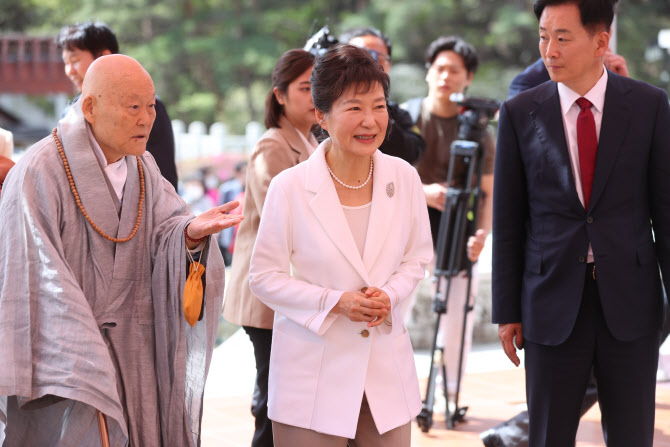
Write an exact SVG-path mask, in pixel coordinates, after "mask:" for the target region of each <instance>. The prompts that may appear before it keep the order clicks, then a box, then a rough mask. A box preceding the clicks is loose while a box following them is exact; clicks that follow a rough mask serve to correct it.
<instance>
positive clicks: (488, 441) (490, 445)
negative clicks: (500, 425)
mask: <svg viewBox="0 0 670 447" xmlns="http://www.w3.org/2000/svg"><path fill="white" fill-rule="evenodd" d="M479 437H480V438H481V440H482V442H483V443H484V445H485V446H486V447H505V443H504V442H503V441H502V439H500V436H498V433H496V432H495V430H494V429H490V430H486V431H485V432H484V433H482V434H480V435H479Z"/></svg>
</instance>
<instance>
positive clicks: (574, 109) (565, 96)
mask: <svg viewBox="0 0 670 447" xmlns="http://www.w3.org/2000/svg"><path fill="white" fill-rule="evenodd" d="M606 90H607V70H606V69H604V68H603V74H602V76H601V77H600V79H599V80H598V82H596V84H595V85H594V86H593V88H591V90H589V91H588V92H587V93H586V94H585V95H584V98H586V99H588V100H589V101H590V102H591V104H592V106H591V113H593V118H594V119H595V122H596V136H597V138H598V141H600V127H601V124H602V121H603V107H604V105H605V91H606ZM558 97H559V99H560V101H561V113H562V114H563V128H564V130H565V139H566V141H567V144H568V152H569V154H570V164H571V165H572V174H573V177H574V178H575V188H576V189H577V195H578V196H579V200H580V201H581V202H582V206H584V191H583V190H582V176H581V170H580V168H579V149H578V147H577V116H579V111H580V108H579V106H578V105H577V102H576V101H577V100H578V99H579V98H581V97H582V96H581V95H579V94H578V93H576V92H574V91H573V90H571V89H570V88H569V87H567V86H566V85H565V84H563V83H560V82H559V83H558ZM596 163H597V157H596ZM587 262H593V249H592V248H591V244H589V252H588V259H587Z"/></svg>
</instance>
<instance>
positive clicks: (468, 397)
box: [202, 331, 670, 447]
mask: <svg viewBox="0 0 670 447" xmlns="http://www.w3.org/2000/svg"><path fill="white" fill-rule="evenodd" d="M662 353H663V354H664V355H663V356H662V360H663V361H664V362H666V363H667V366H668V367H669V368H668V369H669V370H670V344H668V343H666V345H665V346H664V347H663V349H662ZM415 360H416V365H417V371H418V373H419V378H420V380H421V382H422V387H421V389H422V390H424V389H425V381H426V377H427V376H428V368H429V364H430V359H429V357H428V355H427V354H426V353H417V355H416V356H415ZM254 377H255V367H254V359H253V348H252V345H251V343H250V342H249V339H248V337H247V335H246V334H245V333H244V332H243V331H238V332H236V333H235V334H234V335H233V336H232V337H230V338H229V339H228V340H226V342H225V343H223V344H222V345H221V346H219V347H218V348H217V349H216V350H215V351H214V357H213V359H212V366H211V369H210V374H209V378H208V382H207V387H206V389H205V410H204V416H203V439H202V441H203V442H202V445H203V447H249V446H250V444H251V437H252V434H253V430H254V422H253V417H252V416H251V413H250V411H249V407H250V404H251V393H252V391H253V383H254ZM460 400H461V404H463V405H469V407H470V409H469V410H468V413H467V415H466V422H464V423H463V424H460V425H458V426H457V427H456V430H447V429H446V426H445V423H444V418H443V415H440V414H439V413H438V412H436V413H435V415H434V417H435V419H436V421H435V423H434V425H433V428H432V429H431V430H430V432H429V433H422V432H421V431H420V430H419V429H418V427H417V426H416V424H415V423H413V424H412V445H413V446H415V447H433V446H434V447H438V446H440V447H444V446H445V445H449V447H482V445H483V444H482V443H481V441H480V440H479V433H481V432H482V431H484V430H486V429H488V428H491V427H493V426H495V425H497V424H499V423H500V422H502V421H504V420H506V419H508V418H510V417H512V416H514V415H515V414H517V413H518V412H519V411H522V410H524V409H525V394H524V376H523V370H522V369H517V368H514V366H513V365H512V364H511V363H510V362H509V361H508V360H507V358H506V357H505V355H504V354H503V352H502V350H501V349H499V348H498V346H497V345H490V346H475V347H474V348H473V351H472V353H471V355H470V361H469V364H468V367H467V374H466V377H465V380H464V383H463V390H462V398H461V399H460ZM577 440H578V442H577V447H587V446H588V447H592V446H604V445H605V443H604V442H603V437H602V433H601V431H600V412H599V410H598V408H597V406H595V407H594V408H593V409H591V411H590V412H589V413H587V415H586V416H585V417H584V418H583V419H582V421H581V424H580V427H579V432H578V436H577ZM447 441H448V444H447ZM654 446H655V447H670V382H663V383H659V384H658V387H657V398H656V434H655V442H654ZM631 447H634V446H631Z"/></svg>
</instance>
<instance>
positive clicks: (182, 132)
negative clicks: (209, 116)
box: [172, 120, 265, 163]
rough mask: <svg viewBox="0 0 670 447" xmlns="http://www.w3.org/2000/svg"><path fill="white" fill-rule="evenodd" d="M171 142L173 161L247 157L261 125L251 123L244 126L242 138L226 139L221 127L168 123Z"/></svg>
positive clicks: (259, 133) (231, 136)
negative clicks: (173, 145)
mask: <svg viewBox="0 0 670 447" xmlns="http://www.w3.org/2000/svg"><path fill="white" fill-rule="evenodd" d="M172 130H173V131H174V140H175V161H176V162H177V163H179V162H180V161H184V160H197V159H202V158H211V157H215V156H217V155H221V154H225V153H234V154H250V153H251V151H252V149H253V147H254V145H255V144H256V142H257V141H258V140H259V138H260V137H261V135H263V132H264V131H265V128H264V127H263V125H262V124H260V123H257V122H255V121H251V122H250V123H249V124H247V126H246V129H245V134H244V135H230V134H228V129H227V127H226V125H225V124H224V123H214V124H212V125H211V126H210V128H209V132H208V131H207V126H206V125H205V124H204V123H203V122H200V121H193V122H192V123H191V124H189V125H188V129H187V128H186V124H184V122H183V121H180V120H173V121H172Z"/></svg>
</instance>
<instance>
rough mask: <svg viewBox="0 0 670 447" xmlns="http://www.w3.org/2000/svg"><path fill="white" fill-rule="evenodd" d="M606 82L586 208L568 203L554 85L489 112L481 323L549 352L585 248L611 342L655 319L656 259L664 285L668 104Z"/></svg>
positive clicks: (575, 292)
mask: <svg viewBox="0 0 670 447" xmlns="http://www.w3.org/2000/svg"><path fill="white" fill-rule="evenodd" d="M608 75H609V80H608V83H607V91H606V94H605V105H604V110H603V119H602V127H601V132H600V139H599V144H598V155H597V161H596V170H595V178H594V181H593V192H592V194H591V200H590V205H589V209H588V211H587V210H585V209H584V207H583V206H582V204H581V202H580V201H579V198H578V196H577V190H576V188H575V181H574V177H573V174H572V169H571V167H570V156H569V153H568V148H567V143H566V138H565V132H564V129H563V121H562V115H561V107H560V103H559V97H558V89H557V86H556V83H554V82H551V81H550V82H546V83H544V84H542V85H539V86H538V87H535V88H533V89H530V90H527V91H525V92H523V93H520V94H519V95H517V96H515V97H514V98H512V99H510V100H508V101H506V102H505V103H503V105H502V107H501V110H500V121H499V126H498V145H497V152H496V167H495V186H494V194H493V231H494V235H493V322H494V323H514V322H522V323H523V335H524V338H527V339H528V340H530V341H533V342H536V343H542V344H547V345H557V344H560V343H562V342H563V341H564V340H565V339H566V338H567V337H568V335H569V334H570V332H571V330H572V327H573V325H574V322H575V319H576V317H577V313H578V311H579V306H580V302H581V297H582V289H583V284H584V277H585V273H586V262H585V261H586V256H587V251H588V245H589V241H590V243H591V245H592V247H593V253H594V257H595V264H596V276H597V280H598V281H597V284H598V290H599V293H600V299H601V303H602V309H603V314H604V316H605V320H606V322H607V326H608V328H609V329H610V331H611V333H612V335H613V336H614V337H615V338H617V339H619V340H633V339H636V338H638V337H640V336H643V335H647V334H650V333H651V332H653V331H657V330H658V328H659V325H660V323H661V316H662V299H663V298H662V296H663V295H662V291H661V279H660V276H659V269H658V265H659V263H660V266H661V271H662V272H663V276H664V277H665V278H666V279H667V278H670V259H669V257H670V107H669V106H668V97H667V95H666V93H665V92H664V91H663V90H660V89H658V88H656V87H652V86H650V85H648V84H645V83H643V82H639V81H635V80H632V79H628V78H624V77H621V76H618V75H616V74H614V73H612V72H609V73H608ZM652 222H653V230H654V233H655V239H656V241H655V242H654V236H652ZM666 286H667V281H666Z"/></svg>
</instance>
